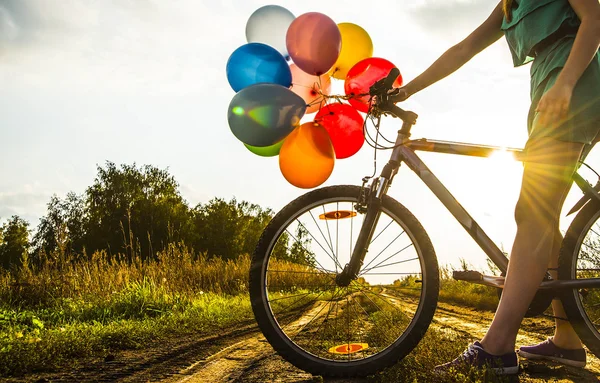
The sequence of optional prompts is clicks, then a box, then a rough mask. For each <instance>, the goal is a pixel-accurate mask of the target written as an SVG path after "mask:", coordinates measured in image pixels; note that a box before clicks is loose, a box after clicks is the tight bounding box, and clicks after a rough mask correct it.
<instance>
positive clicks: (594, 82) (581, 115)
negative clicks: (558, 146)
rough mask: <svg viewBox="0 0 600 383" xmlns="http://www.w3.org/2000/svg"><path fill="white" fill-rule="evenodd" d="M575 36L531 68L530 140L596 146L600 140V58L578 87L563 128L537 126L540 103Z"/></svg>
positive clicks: (540, 56)
mask: <svg viewBox="0 0 600 383" xmlns="http://www.w3.org/2000/svg"><path fill="white" fill-rule="evenodd" d="M573 41H574V36H568V37H565V38H563V39H561V40H559V41H557V42H556V43H554V44H552V45H551V46H549V47H548V48H546V49H544V50H543V51H542V52H540V53H539V54H538V55H537V57H536V58H535V59H534V60H533V64H532V66H531V108H530V109H529V116H528V121H527V129H528V131H529V137H530V139H532V138H535V137H552V138H555V139H557V140H560V141H569V142H581V143H584V144H593V143H594V142H595V140H596V138H597V137H598V138H600V134H599V133H600V55H599V53H598V52H596V56H595V58H594V59H593V60H592V62H591V63H590V65H589V66H588V67H587V69H586V70H585V72H584V73H583V74H582V76H581V78H580V79H579V81H578V82H577V84H576V85H575V89H574V90H573V96H572V98H571V105H570V106H569V114H568V116H567V118H566V119H565V120H564V121H563V122H561V123H560V124H555V125H554V126H550V127H547V126H540V125H537V124H535V123H534V122H535V120H536V118H537V117H538V112H536V111H535V109H536V108H537V105H538V103H539V102H540V99H541V98H542V96H543V95H544V93H546V92H547V91H548V90H549V89H550V88H551V87H552V85H554V83H555V82H556V79H557V78H558V75H559V74H560V71H561V70H562V68H563V66H564V64H565V62H566V61H567V58H568V56H569V53H570V52H571V47H572V46H573Z"/></svg>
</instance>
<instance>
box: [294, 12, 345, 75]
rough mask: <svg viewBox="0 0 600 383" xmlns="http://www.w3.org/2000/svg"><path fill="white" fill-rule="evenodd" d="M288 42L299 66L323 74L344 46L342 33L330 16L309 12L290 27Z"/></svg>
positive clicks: (308, 71) (312, 72)
mask: <svg viewBox="0 0 600 383" xmlns="http://www.w3.org/2000/svg"><path fill="white" fill-rule="evenodd" d="M286 46H287V50H288V53H289V55H290V57H291V58H292V60H293V61H294V63H295V64H296V65H297V66H298V68H300V69H302V70H303V71H304V72H306V73H310V74H313V75H315V76H320V75H322V74H325V73H327V71H329V69H331V67H332V66H333V64H335V62H336V61H337V59H338V56H339V55H340V51H341V49H342V35H341V34H340V30H339V28H338V26H337V25H336V23H335V22H334V21H333V20H331V19H330V18H329V17H328V16H326V15H324V14H322V13H318V12H309V13H305V14H303V15H301V16H298V17H297V18H296V20H294V21H293V22H292V24H291V25H290V28H289V29H288V31H287V35H286Z"/></svg>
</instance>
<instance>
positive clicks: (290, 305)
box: [269, 291, 325, 314]
mask: <svg viewBox="0 0 600 383" xmlns="http://www.w3.org/2000/svg"><path fill="white" fill-rule="evenodd" d="M310 294H312V293H310ZM323 294H325V291H322V292H321V293H320V294H319V295H317V296H316V297H315V299H313V300H312V301H310V302H307V305H308V304H310V303H312V302H315V301H316V300H317V299H318V298H319V297H320V296H321V295H323ZM305 297H306V295H305V296H303V297H302V298H300V299H298V300H296V301H295V302H293V303H291V304H289V305H287V306H286V307H285V308H284V309H283V310H280V311H279V314H281V313H282V312H284V311H285V310H287V309H288V308H290V307H292V306H293V305H294V304H296V303H297V302H300V301H301V300H302V299H304V298H305ZM270 302H271V301H269V303H270Z"/></svg>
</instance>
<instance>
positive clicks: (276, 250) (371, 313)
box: [250, 186, 439, 376]
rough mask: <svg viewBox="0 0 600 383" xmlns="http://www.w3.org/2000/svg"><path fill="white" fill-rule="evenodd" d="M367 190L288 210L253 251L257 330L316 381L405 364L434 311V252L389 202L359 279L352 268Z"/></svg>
mask: <svg viewBox="0 0 600 383" xmlns="http://www.w3.org/2000/svg"><path fill="white" fill-rule="evenodd" d="M360 191H361V188H359V187H357V186H334V187H327V188H322V189H318V190H314V191H311V192H309V193H307V194H305V195H303V196H301V197H299V198H298V199H296V200H295V201H293V202H291V203H290V204H288V205H287V206H286V207H284V208H283V209H282V210H281V211H280V212H279V213H278V214H277V215H276V216H275V217H274V218H273V220H272V221H271V222H270V223H269V225H268V226H267V228H266V229H265V231H264V232H263V234H262V236H261V238H260V240H259V243H258V245H257V247H256V250H255V253H254V255H253V259H252V265H251V270H250V298H251V302H252V309H253V311H254V315H255V317H256V320H257V322H258V325H259V327H260V329H261V330H262V332H263V334H264V335H265V337H266V338H267V340H268V341H269V342H270V343H271V345H272V346H273V348H274V349H275V350H276V351H277V352H279V354H280V355H282V356H283V357H284V358H285V359H286V360H288V361H289V362H291V363H292V364H294V365H295V366H297V367H299V368H301V369H303V370H305V371H308V372H311V373H313V374H317V375H325V376H364V375H368V374H371V373H374V372H376V371H378V370H381V369H383V368H384V367H387V366H389V365H391V364H393V363H395V362H396V361H398V360H399V359H401V358H403V357H404V356H406V355H407V354H408V353H409V352H410V351H411V350H412V349H413V348H414V347H415V346H416V345H417V344H418V342H419V341H420V340H421V338H422V337H423V335H424V334H425V332H426V331H427V328H428V326H429V324H430V323H431V320H432V317H433V314H434V312H435V308H436V305H437V298H438V290H439V274H438V265H437V260H436V256H435V252H434V249H433V246H432V244H431V241H430V239H429V237H428V236H427V233H426V232H425V230H424V229H423V227H422V226H421V224H420V223H419V222H418V221H417V219H416V218H415V217H414V216H413V215H412V214H411V213H410V212H409V211H408V210H407V209H406V208H405V207H404V206H402V205H401V204H400V203H398V202H397V201H395V200H394V199H392V198H391V197H388V196H385V197H384V199H383V203H382V206H381V217H380V219H379V221H378V223H377V226H376V228H375V231H374V235H373V238H372V240H371V243H370V244H369V246H368V252H367V255H366V257H365V259H364V262H363V264H362V267H361V270H360V272H359V274H358V278H356V279H355V280H353V281H352V282H351V283H350V284H349V285H347V286H340V285H338V283H337V282H336V275H337V274H338V273H339V272H340V271H341V270H342V269H343V267H344V265H345V264H346V263H348V262H349V260H350V255H351V254H352V250H353V248H354V247H353V246H354V241H355V240H356V238H357V236H358V233H359V232H360V229H361V224H362V221H363V219H364V214H362V213H360V212H358V211H357V210H356V205H357V202H358V197H359V194H360Z"/></svg>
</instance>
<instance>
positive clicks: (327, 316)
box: [292, 289, 341, 340]
mask: <svg viewBox="0 0 600 383" xmlns="http://www.w3.org/2000/svg"><path fill="white" fill-rule="evenodd" d="M340 291H341V289H339V290H336V291H335V294H336V297H337V293H338V292H340ZM330 303H331V304H330V305H329V310H327V314H326V315H325V319H323V321H322V322H321V324H319V327H317V329H316V330H315V333H318V332H319V330H320V329H321V327H322V326H323V324H324V323H325V322H326V321H327V319H328V318H329V314H331V310H333V303H334V302H333V297H332V298H331V301H330ZM335 304H336V305H337V301H336V302H335ZM313 319H314V318H313ZM311 322H312V320H311ZM306 326H307V325H306V324H305V325H304V326H302V329H300V331H299V332H298V333H297V334H296V335H294V337H293V338H292V340H294V338H295V337H296V336H297V335H298V334H300V332H301V331H302V330H303V329H304V328H305V327H306Z"/></svg>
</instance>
